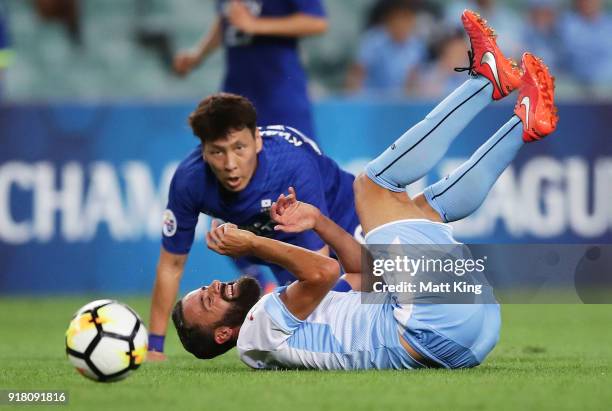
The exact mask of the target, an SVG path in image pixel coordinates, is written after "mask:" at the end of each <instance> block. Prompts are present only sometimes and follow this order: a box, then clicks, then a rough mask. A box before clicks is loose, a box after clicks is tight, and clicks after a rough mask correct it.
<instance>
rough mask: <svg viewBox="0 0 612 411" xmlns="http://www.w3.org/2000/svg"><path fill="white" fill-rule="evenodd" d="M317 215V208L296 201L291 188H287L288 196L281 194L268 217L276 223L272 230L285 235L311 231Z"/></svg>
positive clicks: (318, 213) (318, 212)
mask: <svg viewBox="0 0 612 411" xmlns="http://www.w3.org/2000/svg"><path fill="white" fill-rule="evenodd" d="M319 215H320V211H319V209H318V208H317V207H315V206H313V205H310V204H307V203H302V202H301V201H298V199H297V195H296V194H295V189H294V188H293V187H289V195H287V196H286V195H284V194H281V195H280V196H279V197H278V200H276V202H275V203H274V204H272V209H271V210H270V217H271V218H272V219H273V220H274V221H275V222H276V223H277V225H276V226H275V227H274V229H275V230H277V231H283V232H285V233H301V232H302V231H306V230H311V229H313V228H314V227H315V224H316V222H317V219H318V218H319Z"/></svg>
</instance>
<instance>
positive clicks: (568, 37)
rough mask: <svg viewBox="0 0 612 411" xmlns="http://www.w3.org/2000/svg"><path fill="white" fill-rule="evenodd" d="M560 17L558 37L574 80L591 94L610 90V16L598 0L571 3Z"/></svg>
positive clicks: (577, 0) (575, 0)
mask: <svg viewBox="0 0 612 411" xmlns="http://www.w3.org/2000/svg"><path fill="white" fill-rule="evenodd" d="M573 4H574V9H573V10H572V11H571V12H569V13H567V14H566V15H565V16H564V19H563V22H562V25H561V36H562V39H563V45H564V47H565V53H566V56H567V66H568V70H569V72H570V74H571V75H572V76H573V77H574V80H575V81H577V82H579V83H581V84H583V85H584V86H586V87H587V88H588V89H589V90H590V91H591V92H595V93H597V92H601V89H602V88H605V89H607V91H610V90H612V16H610V14H609V13H606V12H605V11H604V10H603V9H602V4H601V0H574V3H573Z"/></svg>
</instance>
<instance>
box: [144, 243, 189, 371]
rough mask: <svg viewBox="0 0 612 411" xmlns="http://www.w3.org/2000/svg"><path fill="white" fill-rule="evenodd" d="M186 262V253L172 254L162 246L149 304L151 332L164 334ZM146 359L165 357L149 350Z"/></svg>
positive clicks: (162, 358)
mask: <svg viewBox="0 0 612 411" xmlns="http://www.w3.org/2000/svg"><path fill="white" fill-rule="evenodd" d="M186 262H187V255H186V254H185V255H179V254H172V253H169V252H168V251H166V250H164V249H163V248H162V249H161V250H160V254H159V261H158V263H157V274H156V278H155V285H154V286H153V299H152V300H153V301H152V304H151V317H150V318H151V320H150V323H149V330H150V332H151V334H155V335H166V330H167V328H168V319H169V318H170V313H171V311H172V307H173V306H174V302H175V300H176V296H177V294H178V289H179V285H180V282H181V277H182V276H183V270H184V269H185V263H186ZM147 359H148V360H149V361H156V360H157V361H161V360H165V359H166V357H165V355H164V354H163V353H161V352H156V351H150V352H149V354H148V356H147Z"/></svg>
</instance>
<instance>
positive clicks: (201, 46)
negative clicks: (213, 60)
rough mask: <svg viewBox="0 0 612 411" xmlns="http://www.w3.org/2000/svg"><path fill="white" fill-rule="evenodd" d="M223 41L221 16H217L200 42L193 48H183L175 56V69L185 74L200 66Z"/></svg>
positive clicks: (182, 74) (178, 72)
mask: <svg viewBox="0 0 612 411" xmlns="http://www.w3.org/2000/svg"><path fill="white" fill-rule="evenodd" d="M222 42H223V27H222V23H221V18H217V19H216V20H215V22H214V23H213V25H212V27H211V28H210V30H209V31H208V33H206V35H205V36H204V37H203V38H202V40H200V42H199V43H198V44H197V45H196V46H195V47H194V48H192V49H188V50H182V51H180V52H179V53H177V55H176V56H175V57H174V70H175V71H176V73H177V74H179V75H181V76H185V75H187V74H189V73H190V72H191V71H192V70H193V69H195V68H196V67H198V66H199V65H200V64H202V63H203V62H204V60H205V59H206V58H207V57H208V56H209V55H210V54H211V53H213V52H214V51H215V50H217V49H218V48H219V47H220V46H221V43H222Z"/></svg>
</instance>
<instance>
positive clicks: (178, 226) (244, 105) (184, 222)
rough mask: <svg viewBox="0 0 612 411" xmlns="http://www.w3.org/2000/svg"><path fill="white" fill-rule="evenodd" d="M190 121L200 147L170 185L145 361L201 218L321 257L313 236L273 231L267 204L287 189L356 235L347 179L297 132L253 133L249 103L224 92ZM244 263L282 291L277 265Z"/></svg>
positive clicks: (157, 348)
mask: <svg viewBox="0 0 612 411" xmlns="http://www.w3.org/2000/svg"><path fill="white" fill-rule="evenodd" d="M189 122H190V125H191V127H192V129H193V132H194V134H195V135H196V136H197V137H198V138H199V139H200V140H201V143H202V144H201V145H200V146H198V147H197V148H195V149H194V150H193V151H192V152H191V154H189V155H188V157H187V158H186V159H185V160H183V161H182V162H181V164H180V165H179V166H178V169H177V170H176V172H175V175H174V177H173V179H172V182H171V184H170V193H169V199H168V207H167V210H166V211H165V213H164V225H163V239H162V249H161V252H160V258H159V263H158V266H157V276H156V281H155V286H154V289H153V299H152V305H151V320H150V326H149V331H150V335H149V349H150V351H152V353H150V355H149V358H150V359H153V360H155V359H164V358H165V357H164V356H163V354H162V352H163V341H164V336H165V333H166V328H167V324H168V319H169V318H170V313H171V311H172V306H173V304H174V302H175V300H176V295H177V292H178V287H179V283H180V279H181V276H182V273H183V270H184V266H185V263H186V261H187V255H188V254H189V251H190V250H191V246H192V243H193V240H194V234H195V228H196V225H197V222H198V217H199V215H200V214H201V213H203V214H207V215H209V216H212V217H215V218H218V219H221V220H224V221H226V222H231V223H234V224H236V225H238V226H239V227H241V228H243V229H246V230H249V231H251V232H253V233H255V234H257V235H260V236H265V237H273V238H275V239H277V240H280V241H286V242H289V243H291V244H294V245H296V246H300V247H304V248H306V249H308V250H312V251H315V252H320V253H323V254H326V255H328V254H329V251H328V248H327V246H326V245H325V243H324V242H323V241H322V240H321V239H320V238H319V236H318V235H317V234H316V233H314V232H312V231H309V232H303V233H283V232H281V231H275V230H274V226H275V224H274V222H273V221H272V220H271V217H270V213H269V210H270V207H271V206H272V202H273V201H274V200H275V199H276V198H277V197H278V196H279V195H280V194H282V193H284V192H286V189H287V187H289V186H294V187H296V189H298V190H300V193H301V195H302V197H303V198H304V199H305V201H308V202H309V203H311V204H314V205H316V206H317V207H318V208H319V209H321V212H322V213H323V214H325V215H328V216H329V217H330V218H331V219H332V220H333V221H335V222H336V223H337V224H338V225H340V226H341V227H343V228H344V229H345V230H347V231H349V232H351V233H354V234H355V235H357V236H359V232H360V228H359V221H358V218H357V214H356V213H355V203H354V197H353V190H352V185H353V181H354V176H353V175H352V174H349V173H347V172H345V171H343V170H342V169H340V167H339V166H338V165H337V164H336V163H335V162H334V161H333V160H331V159H330V158H329V157H326V156H325V155H323V154H322V153H321V151H320V150H319V148H318V146H317V145H316V144H315V143H314V142H312V141H311V140H310V139H308V138H307V137H306V136H304V135H303V134H302V133H300V132H299V131H298V130H296V129H294V128H291V127H285V126H269V127H262V128H257V126H256V122H257V114H256V112H255V109H254V107H253V105H252V104H251V103H250V102H249V100H247V99H246V98H244V97H242V96H238V95H234V94H229V93H221V94H216V95H213V96H210V97H208V98H206V99H204V100H203V101H202V102H201V103H200V104H199V105H198V107H197V108H196V110H195V111H194V112H193V113H192V114H191V116H190V118H189ZM213 228H214V227H213ZM249 261H250V262H251V263H252V264H267V265H270V268H271V270H272V272H273V274H274V276H275V277H276V280H277V281H278V283H279V284H281V285H284V284H287V283H288V282H291V281H293V280H294V279H295V277H293V275H292V274H291V273H290V272H289V271H287V270H286V269H284V268H283V267H280V266H278V265H274V264H269V263H266V262H264V261H262V260H261V259H258V258H250V259H249ZM338 289H339V290H341V289H345V290H349V289H350V286H349V285H348V284H346V283H343V282H342V281H341V282H339V283H338Z"/></svg>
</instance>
